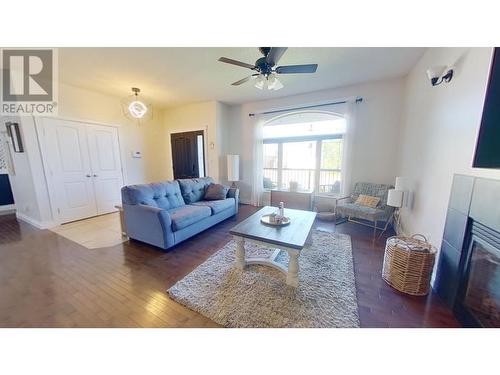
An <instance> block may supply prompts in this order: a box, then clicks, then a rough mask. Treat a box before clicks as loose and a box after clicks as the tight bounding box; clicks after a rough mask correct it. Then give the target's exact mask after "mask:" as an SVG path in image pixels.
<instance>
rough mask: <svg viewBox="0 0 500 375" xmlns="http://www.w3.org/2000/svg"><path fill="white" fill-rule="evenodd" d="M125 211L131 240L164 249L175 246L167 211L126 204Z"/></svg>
mask: <svg viewBox="0 0 500 375" xmlns="http://www.w3.org/2000/svg"><path fill="white" fill-rule="evenodd" d="M123 211H124V216H125V226H126V228H127V235H128V236H129V237H130V238H133V239H136V240H139V241H143V242H146V243H149V244H151V245H155V246H158V247H161V248H163V249H166V248H168V247H170V246H173V245H174V237H173V233H172V229H171V226H172V219H171V218H170V215H169V214H168V212H167V211H165V210H163V209H161V208H158V207H152V206H147V205H143V204H136V205H131V204H124V205H123Z"/></svg>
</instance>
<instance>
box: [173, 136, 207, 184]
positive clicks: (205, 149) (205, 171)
mask: <svg viewBox="0 0 500 375" xmlns="http://www.w3.org/2000/svg"><path fill="white" fill-rule="evenodd" d="M186 133H201V135H202V136H203V171H204V174H205V177H207V176H208V171H207V157H208V148H207V147H206V142H207V133H208V132H207V130H206V129H193V130H184V131H173V132H169V133H168V134H169V138H170V139H169V148H170V158H171V161H172V164H171V165H170V168H172V180H173V179H174V149H173V148H172V135H174V134H186Z"/></svg>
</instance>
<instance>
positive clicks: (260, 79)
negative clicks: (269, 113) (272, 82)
mask: <svg viewBox="0 0 500 375" xmlns="http://www.w3.org/2000/svg"><path fill="white" fill-rule="evenodd" d="M265 83H266V79H265V77H264V76H263V75H262V74H261V75H259V76H258V77H257V79H256V80H255V83H254V86H255V87H257V88H258V89H259V90H262V89H263V88H264V85H265Z"/></svg>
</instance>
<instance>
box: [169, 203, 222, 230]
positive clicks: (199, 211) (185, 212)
mask: <svg viewBox="0 0 500 375" xmlns="http://www.w3.org/2000/svg"><path fill="white" fill-rule="evenodd" d="M168 213H169V215H170V218H171V219H172V230H173V231H174V232H175V231H178V230H180V229H182V228H186V227H188V226H190V225H192V224H195V223H197V222H198V221H201V220H203V219H205V218H207V217H209V216H211V215H212V210H211V209H210V208H209V207H206V206H192V205H185V206H182V207H177V208H174V209H171V210H168Z"/></svg>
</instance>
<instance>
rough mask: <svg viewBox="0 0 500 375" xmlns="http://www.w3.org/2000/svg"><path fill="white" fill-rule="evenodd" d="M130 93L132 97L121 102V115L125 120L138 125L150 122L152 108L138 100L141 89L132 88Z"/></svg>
mask: <svg viewBox="0 0 500 375" xmlns="http://www.w3.org/2000/svg"><path fill="white" fill-rule="evenodd" d="M132 92H133V94H132V95H130V96H128V97H126V98H124V99H123V100H122V110H123V114H124V115H125V116H126V117H127V118H129V119H131V120H136V121H137V122H139V123H140V122H145V121H147V120H150V119H151V118H152V116H153V114H152V108H151V105H150V104H147V103H145V102H144V101H143V100H140V99H139V93H140V92H141V89H139V88H137V87H132Z"/></svg>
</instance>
